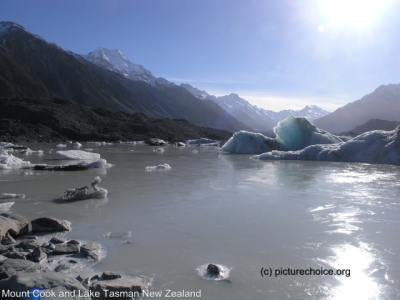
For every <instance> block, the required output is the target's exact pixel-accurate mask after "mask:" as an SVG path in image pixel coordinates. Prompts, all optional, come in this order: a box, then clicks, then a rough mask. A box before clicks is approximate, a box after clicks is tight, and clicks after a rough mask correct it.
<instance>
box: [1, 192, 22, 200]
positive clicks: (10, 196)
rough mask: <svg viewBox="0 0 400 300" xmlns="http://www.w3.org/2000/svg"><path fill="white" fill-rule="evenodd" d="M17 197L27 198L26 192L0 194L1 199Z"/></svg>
mask: <svg viewBox="0 0 400 300" xmlns="http://www.w3.org/2000/svg"><path fill="white" fill-rule="evenodd" d="M15 198H25V194H14V193H2V194H1V196H0V200H3V199H15Z"/></svg>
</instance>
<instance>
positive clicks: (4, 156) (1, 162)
mask: <svg viewBox="0 0 400 300" xmlns="http://www.w3.org/2000/svg"><path fill="white" fill-rule="evenodd" d="M30 165H31V163H30V162H29V161H24V160H22V159H20V158H18V157H15V156H14V155H12V154H9V153H7V152H5V151H2V152H0V170H9V169H21V168H29V167H30Z"/></svg>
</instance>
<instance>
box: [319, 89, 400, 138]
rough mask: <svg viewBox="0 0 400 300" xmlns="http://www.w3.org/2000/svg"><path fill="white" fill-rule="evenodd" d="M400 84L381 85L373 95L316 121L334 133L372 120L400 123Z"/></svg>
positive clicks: (320, 126)
mask: <svg viewBox="0 0 400 300" xmlns="http://www.w3.org/2000/svg"><path fill="white" fill-rule="evenodd" d="M399 112H400V84H389V85H381V86H380V87H378V88H377V89H376V90H375V91H373V92H372V93H370V94H368V95H366V96H364V97H362V98H361V99H359V100H357V101H354V102H351V103H349V104H347V105H345V106H343V107H341V108H338V109H337V110H335V111H334V112H332V113H330V114H329V115H326V116H324V117H322V118H319V119H317V120H315V121H314V124H315V125H316V126H318V127H319V128H321V129H324V130H326V131H329V132H332V133H339V132H344V131H349V130H352V129H353V128H354V127H356V126H358V125H362V124H364V123H366V122H368V121H369V120H371V119H382V120H388V121H396V122H399V121H400V114H399Z"/></svg>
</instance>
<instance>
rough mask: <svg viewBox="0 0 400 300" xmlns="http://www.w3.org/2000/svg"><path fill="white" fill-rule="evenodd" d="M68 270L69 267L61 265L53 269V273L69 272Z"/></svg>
mask: <svg viewBox="0 0 400 300" xmlns="http://www.w3.org/2000/svg"><path fill="white" fill-rule="evenodd" d="M69 269H70V267H68V266H67V265H66V264H62V265H59V266H57V267H56V268H55V269H54V271H55V272H61V271H67V270H69Z"/></svg>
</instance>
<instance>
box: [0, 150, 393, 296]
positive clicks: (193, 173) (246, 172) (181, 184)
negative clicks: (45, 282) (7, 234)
mask: <svg viewBox="0 0 400 300" xmlns="http://www.w3.org/2000/svg"><path fill="white" fill-rule="evenodd" d="M28 146H29V147H30V148H31V149H34V150H38V149H41V150H44V153H45V155H43V156H33V155H31V156H27V157H26V160H29V161H31V162H32V163H37V162H40V163H48V164H59V163H60V161H54V160H51V158H52V157H53V156H52V155H48V152H49V149H50V148H52V149H55V150H58V149H56V147H55V144H36V145H28ZM85 148H93V152H96V153H100V154H101V157H102V158H105V159H106V160H107V161H108V162H109V163H111V164H114V165H115V166H113V167H112V168H109V169H92V170H89V171H79V172H49V171H32V170H10V171H0V193H23V194H26V197H25V199H16V200H15V201H16V203H15V204H14V206H13V207H12V209H11V210H12V211H14V212H17V213H20V214H22V215H24V216H26V217H27V218H28V219H34V218H37V217H41V216H48V217H55V218H61V219H67V220H70V221H71V222H72V226H73V229H72V231H71V232H69V233H67V234H66V236H67V237H69V238H76V239H79V240H88V241H96V242H99V243H100V244H101V245H102V246H103V248H104V249H105V250H106V255H105V257H104V259H103V260H101V261H100V262H99V263H98V264H96V265H95V266H94V267H93V272H97V273H100V272H102V271H103V270H110V271H115V272H120V273H123V274H126V275H130V276H132V275H146V276H149V277H152V278H153V284H152V287H151V290H152V291H160V292H163V297H161V298H166V290H172V291H177V292H178V291H182V290H185V291H201V299H204V300H205V299H359V300H360V299H399V298H400V289H399V287H400V259H399V253H400V252H399V251H400V239H399V233H400V167H399V166H390V165H368V164H357V163H330V162H307V161H273V162H266V161H256V160H252V159H250V155H222V154H219V153H218V150H217V149H216V148H203V147H185V148H176V147H174V146H167V147H164V149H165V151H164V152H162V153H160V152H154V151H153V150H155V149H157V148H154V147H150V146H143V145H142V146H140V145H138V146H132V145H113V146H101V147H95V146H84V147H82V149H83V150H84V149H85ZM68 149H71V148H68ZM194 150H196V151H197V153H196V151H195V152H193V151H194ZM14 155H16V154H15V153H14ZM18 156H19V157H23V156H21V155H18ZM62 163H67V162H66V161H62ZM163 163H167V164H169V165H170V166H171V169H170V170H154V171H151V172H148V171H146V166H150V165H158V164H163ZM96 176H100V177H101V178H102V182H101V183H100V187H103V188H106V189H107V190H108V192H109V194H108V197H107V199H90V200H82V201H75V202H68V203H62V202H61V201H60V200H57V198H59V195H60V194H61V193H62V192H64V191H65V190H66V189H67V188H74V187H81V186H84V185H88V186H90V183H91V182H92V181H93V179H94V177H96ZM3 202H4V201H3ZM109 232H110V233H111V237H104V235H106V234H107V233H109ZM128 232H131V233H132V236H131V237H129V235H128V234H127V233H128ZM102 236H103V237H102ZM127 240H130V241H132V243H126V241H127ZM208 263H215V264H220V265H223V266H225V267H227V268H229V269H230V276H229V281H227V280H222V281H213V280H206V279H204V278H202V277H201V276H200V275H199V274H198V271H197V270H196V269H197V268H198V267H199V266H202V265H204V264H208ZM281 268H282V269H281ZM287 268H291V269H298V270H304V271H302V272H308V273H310V272H312V271H313V272H321V269H322V270H330V269H332V270H333V272H336V270H337V269H339V270H343V271H342V275H325V276H322V275H315V273H314V275H313V274H311V275H304V274H303V275H300V274H299V273H298V274H297V275H279V276H275V274H276V273H278V272H281V273H284V272H287V270H286V269H287ZM262 269H263V271H262ZM310 269H312V271H311V270H310ZM270 271H271V272H272V276H271V277H270V276H269V273H268V272H270ZM74 272H75V273H79V272H80V271H79V270H74ZM298 272H300V271H298ZM323 272H328V271H323ZM262 275H263V276H262ZM154 298H155V297H154ZM147 299H148V298H147Z"/></svg>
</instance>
